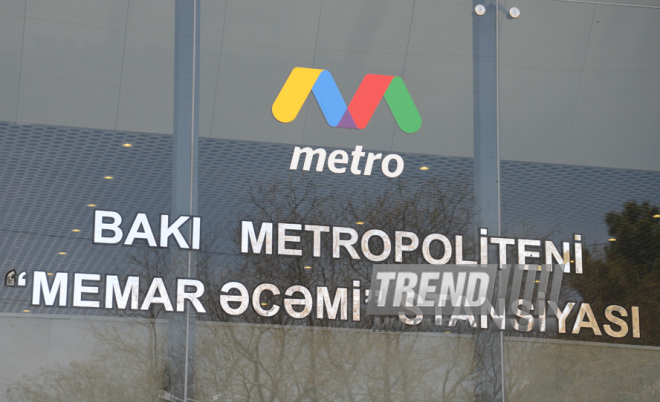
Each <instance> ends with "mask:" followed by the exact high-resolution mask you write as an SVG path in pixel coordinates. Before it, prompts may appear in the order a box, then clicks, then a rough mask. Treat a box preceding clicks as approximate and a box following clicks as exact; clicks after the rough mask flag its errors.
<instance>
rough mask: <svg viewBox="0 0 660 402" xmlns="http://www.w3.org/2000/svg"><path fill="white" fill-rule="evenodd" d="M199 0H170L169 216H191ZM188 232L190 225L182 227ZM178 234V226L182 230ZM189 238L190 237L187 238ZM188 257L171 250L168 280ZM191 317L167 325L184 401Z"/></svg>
mask: <svg viewBox="0 0 660 402" xmlns="http://www.w3.org/2000/svg"><path fill="white" fill-rule="evenodd" d="M199 15H200V14H199V0H176V2H175V35H174V36H175V39H174V40H175V46H174V139H173V147H174V150H173V167H172V168H173V170H172V215H173V219H175V218H176V217H178V216H180V215H197V170H198V158H197V156H198V149H199V147H198V143H199V108H198V102H199ZM185 230H187V231H189V234H190V230H191V227H190V224H187V228H186V229H185ZM182 232H183V230H182ZM188 238H189V239H190V238H191V237H188ZM194 275H195V263H194V255H193V252H192V251H190V250H187V251H186V250H179V249H173V264H172V270H171V272H170V278H172V279H175V278H177V277H179V278H180V277H187V278H190V277H193V276H194ZM194 335H195V326H194V317H191V312H190V306H187V307H186V312H185V314H184V315H181V314H175V315H173V316H172V317H171V319H170V322H169V326H168V334H167V337H168V374H169V384H170V392H171V393H172V394H173V395H175V396H177V397H179V398H181V397H182V398H183V399H184V401H187V399H188V398H190V397H191V396H192V392H191V391H192V389H193V387H192V384H193V381H192V378H193V377H192V373H193V363H194V358H193V356H194V339H195V336H194Z"/></svg>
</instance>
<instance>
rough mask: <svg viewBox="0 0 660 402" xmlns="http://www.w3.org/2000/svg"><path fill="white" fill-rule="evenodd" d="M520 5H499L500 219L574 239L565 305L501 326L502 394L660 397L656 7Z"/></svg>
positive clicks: (512, 232) (537, 235)
mask: <svg viewBox="0 0 660 402" xmlns="http://www.w3.org/2000/svg"><path fill="white" fill-rule="evenodd" d="M640 4H641V3H640ZM649 4H650V3H649ZM656 5H657V4H656ZM516 6H517V7H518V8H519V9H520V12H521V14H520V17H519V18H517V19H512V18H506V17H505V16H504V14H503V13H502V16H501V19H500V22H501V30H500V38H499V49H500V50H499V60H500V65H499V67H500V90H501V92H500V111H501V116H500V119H501V120H500V121H501V130H500V138H501V144H500V146H501V148H500V149H501V156H502V164H501V178H502V180H501V189H502V226H503V231H504V233H505V235H506V236H509V237H516V236H517V237H525V238H531V239H550V240H553V241H554V242H555V244H560V243H561V242H570V272H567V273H566V274H564V277H563V282H562V285H561V291H562V293H561V296H560V298H559V311H560V313H562V314H563V313H565V318H563V319H560V320H557V318H555V317H553V316H550V317H549V319H548V326H547V329H546V331H545V332H539V331H530V333H528V334H524V333H515V332H514V331H512V333H511V334H510V335H511V336H509V337H507V338H506V347H505V351H506V359H505V360H506V361H505V364H506V367H507V370H508V371H507V375H506V381H507V387H506V389H507V395H508V397H509V398H508V399H510V400H545V399H547V397H546V396H545V395H547V392H552V394H553V395H555V396H554V398H556V399H571V400H591V399H626V400H649V401H650V400H656V399H657V398H658V395H657V390H656V385H655V384H656V383H657V381H658V378H659V377H658V367H657V366H658V349H657V347H658V346H660V342H659V340H658V337H657V335H656V334H657V332H658V331H657V330H656V327H657V322H658V315H659V314H660V311H659V310H658V308H657V305H656V303H655V302H654V301H653V300H655V299H656V294H657V291H656V290H655V289H656V288H657V284H658V277H657V272H656V271H657V264H658V261H659V260H658V259H657V258H656V255H657V254H658V253H659V252H660V243H659V242H658V235H657V234H658V233H660V221H659V219H658V218H660V193H658V185H657V184H658V183H659V180H660V173H659V171H658V170H659V167H660V165H659V161H660V158H659V154H658V150H657V143H658V139H659V136H660V131H659V130H658V127H660V120H659V117H658V113H657V106H658V104H660V78H659V76H658V74H657V73H658V70H659V69H660V56H659V54H660V53H659V50H660V49H658V43H657V41H656V40H655V39H654V38H656V37H658V35H659V34H660V26H658V24H657V23H656V20H657V18H658V17H660V10H659V9H654V8H639V7H629V6H616V5H602V4H600V5H599V4H588V2H585V3H584V4H583V3H571V2H555V1H540V2H539V1H522V2H519V3H517V4H516ZM507 8H508V5H507V7H505V8H504V9H505V10H506V9H507ZM574 234H579V235H580V237H579V238H577V237H575V236H574ZM578 243H580V244H581V245H582V248H583V252H582V253H579V252H577V251H576V248H575V244H578ZM529 249H530V250H533V251H540V252H541V256H540V258H528V259H527V261H526V262H528V263H531V264H538V263H543V262H546V261H545V255H544V251H545V250H546V249H545V248H539V247H530V248H529ZM559 254H560V255H559V256H558V257H559V259H562V255H561V254H562V252H560V253H559ZM580 254H581V255H582V272H580V267H579V265H580V264H579V261H577V260H578V257H579V256H580ZM553 261H555V263H556V261H557V258H554V257H553ZM555 268H559V269H561V267H560V266H557V265H556V266H555ZM538 282H539V281H538V279H537V280H536V283H538ZM532 285H533V284H532ZM539 286H540V285H539ZM535 291H538V292H540V291H541V290H539V289H537V290H535ZM535 294H536V293H535ZM551 308H552V307H551V306H548V309H549V312H550V313H552V312H551V311H550V309H551ZM533 315H537V313H533ZM523 321H524V320H523ZM540 338H547V339H540ZM594 342H598V343H601V344H596V343H594ZM614 344H616V345H614ZM630 345H640V346H630ZM641 345H644V346H641ZM633 383H634V384H635V385H634V386H630V384H633Z"/></svg>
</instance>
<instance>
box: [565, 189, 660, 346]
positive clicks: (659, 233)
mask: <svg viewBox="0 0 660 402" xmlns="http://www.w3.org/2000/svg"><path fill="white" fill-rule="evenodd" d="M658 214H660V209H659V208H658V207H656V206H651V205H650V204H648V203H646V202H645V203H641V204H638V203H637V202H634V201H632V202H628V203H626V204H624V206H623V210H622V211H621V212H618V213H617V212H610V213H608V214H607V216H606V217H605V222H606V223H607V226H608V229H609V234H610V236H611V237H612V238H614V239H616V241H611V242H610V244H609V245H608V246H607V247H606V248H605V251H604V253H603V254H602V255H598V256H594V255H588V254H587V255H586V258H585V263H584V270H585V274H584V275H571V278H570V279H571V282H570V283H571V285H572V286H573V287H574V288H575V289H577V290H578V291H579V292H580V294H581V295H582V297H583V298H584V300H585V301H587V302H588V303H590V305H591V307H592V309H593V310H594V314H595V315H596V317H605V314H604V311H605V308H606V307H607V306H609V305H619V306H623V307H624V308H626V310H627V311H628V319H629V318H630V314H631V313H630V307H631V306H639V312H640V323H642V327H641V331H642V336H641V338H639V339H634V338H632V329H630V328H629V332H628V335H627V336H626V337H625V338H621V339H617V340H615V339H612V338H609V337H607V338H605V337H592V336H589V335H590V334H586V335H585V337H588V339H589V340H596V341H605V340H606V341H608V342H619V343H628V344H629V343H637V344H644V345H660V321H659V320H658V313H659V312H660V299H659V298H658V294H659V292H660V224H659V223H658V218H655V217H654V216H657V215H658ZM628 322H630V321H628Z"/></svg>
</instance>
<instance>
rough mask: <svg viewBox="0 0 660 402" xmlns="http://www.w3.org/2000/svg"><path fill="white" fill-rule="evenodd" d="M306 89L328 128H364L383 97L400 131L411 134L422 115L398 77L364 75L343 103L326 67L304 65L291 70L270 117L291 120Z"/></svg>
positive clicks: (420, 121)
mask: <svg viewBox="0 0 660 402" xmlns="http://www.w3.org/2000/svg"><path fill="white" fill-rule="evenodd" d="M310 92H313V93H314V97H315V98H316V101H317V102H318V104H319V107H320V108H321V111H322V112H323V115H324V116H325V119H326V121H327V122H328V124H329V125H330V126H332V127H343V128H357V129H363V128H365V127H367V124H368V123H369V120H371V116H372V115H373V114H374V112H375V111H376V107H378V104H379V103H380V100H381V99H382V98H383V96H384V97H385V101H386V102H387V105H388V106H389V107H390V111H392V115H393V116H394V120H395V121H396V123H397V124H398V125H399V128H400V129H401V131H404V132H406V133H414V132H416V131H417V130H419V128H420V127H421V126H422V117H421V116H420V115H419V112H418V111H417V107H415V103H414V102H413V100H412V97H410V93H409V92H408V88H406V84H404V83H403V80H402V79H401V77H397V76H394V75H376V74H367V75H366V76H365V77H364V79H363V80H362V83H361V84H360V86H359V87H358V89H357V92H355V96H353V99H352V100H351V103H350V104H349V105H348V106H346V102H344V98H342V96H341V93H339V88H337V84H335V80H334V79H333V78H332V74H330V72H329V71H328V70H322V69H316V68H304V67H295V68H294V69H293V71H291V74H290V75H289V78H287V80H286V82H285V83H284V86H283V87H282V90H281V91H280V93H279V95H277V99H275V102H274V103H273V116H275V118H276V119H277V120H278V121H280V122H282V123H290V122H292V121H293V120H294V119H295V118H296V116H298V112H299V111H300V108H302V106H303V104H304V103H305V100H306V99H307V97H308V96H309V93H310Z"/></svg>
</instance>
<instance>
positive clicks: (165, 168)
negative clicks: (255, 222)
mask: <svg viewBox="0 0 660 402" xmlns="http://www.w3.org/2000/svg"><path fill="white" fill-rule="evenodd" d="M174 15H175V10H174V2H160V1H130V2H129V1H103V0H97V1H77V0H71V1H60V2H57V4H54V3H53V2H44V1H29V2H28V1H12V0H7V1H2V2H0V26H1V27H2V28H0V29H2V33H3V34H2V35H0V37H1V39H0V54H2V57H0V60H1V61H0V145H1V148H0V149H1V150H0V152H1V153H2V157H1V158H0V177H1V179H2V182H3V184H4V191H2V193H0V202H1V203H2V204H1V205H2V208H1V209H0V250H1V255H0V266H2V276H3V281H5V282H4V284H3V286H2V287H1V288H0V296H1V297H0V306H1V307H0V309H1V310H0V314H1V316H2V318H1V320H2V325H0V339H1V341H2V344H3V345H5V346H6V347H4V348H3V351H2V352H0V361H2V363H1V364H0V384H1V389H0V393H2V395H3V396H4V397H5V398H6V399H7V400H12V401H13V400H20V401H28V400H29V401H36V400H80V401H82V400H108V401H110V400H112V401H118V400H156V399H157V398H158V395H160V394H162V393H163V392H164V390H173V389H174V388H175V387H176V386H178V385H177V384H183V381H184V378H183V377H184V376H183V373H184V371H183V369H181V368H179V366H184V365H182V364H180V363H185V354H183V353H181V352H180V350H177V349H176V345H177V343H176V342H177V340H179V339H181V338H184V339H185V335H186V333H185V328H184V329H183V332H182V330H181V328H180V326H177V325H174V323H178V322H179V321H181V320H180V319H178V318H176V317H180V316H183V314H182V313H178V314H177V313H169V314H168V312H167V311H166V310H176V308H177V305H176V301H177V300H176V287H177V285H176V277H175V275H172V272H176V270H175V269H176V267H177V266H178V264H179V262H178V261H179V259H180V257H181V255H182V254H187V253H185V252H183V250H181V251H177V248H176V247H174V244H175V239H174V237H173V236H170V240H169V245H170V247H169V248H168V247H167V245H165V247H158V246H159V245H161V244H162V243H161V240H160V235H161V234H162V232H163V230H164V229H163V228H161V221H162V219H163V217H162V216H167V217H168V220H169V224H170V225H171V223H172V220H173V219H172V218H173V217H172V216H171V214H172V212H173V211H172V210H173V202H172V198H173V197H172V195H173V190H172V189H173V179H172V177H173V170H174V166H173V155H174V152H173V148H174V147H173V121H174V119H173V117H172V111H173V104H174V102H173V100H174V82H175V77H174V54H175V52H174V50H175V48H174V34H175V27H174V23H173V22H174ZM187 195H188V197H186V198H189V197H190V193H189V192H188V193H187ZM103 211H110V212H105V213H104V212H103ZM103 215H105V216H106V217H105V218H102V217H103ZM120 216H121V218H122V219H121V221H122V222H121V224H119V217H120ZM142 217H145V220H143V221H141V222H142V224H141V225H140V224H138V225H135V224H134V222H135V221H137V222H140V219H141V218H142ZM115 224H116V225H115ZM103 225H105V230H102V226H103ZM118 225H119V226H118ZM117 227H119V228H121V230H122V233H121V235H119V238H118V239H113V237H114V235H115V234H117V233H119V232H118V230H117V229H116V228H117ZM131 227H135V230H134V231H131ZM186 227H187V226H185V227H184V229H185V228H186ZM183 232H184V235H183V236H184V237H185V238H186V239H188V240H187V241H190V240H191V239H190V236H189V233H188V232H186V231H185V230H183ZM132 235H136V236H132ZM132 237H134V239H133V240H131V238H132ZM158 278H162V282H163V286H164V287H162V288H158V286H157V285H158V284H159V283H160V282H159V281H160V279H158ZM133 286H135V287H133ZM157 288H158V289H157ZM150 289H151V290H150ZM156 290H158V292H156ZM150 291H151V292H152V293H154V294H153V295H154V296H156V297H155V299H153V300H152V303H150V302H149V301H148V299H149V296H148V294H149V292H150ZM166 293H167V294H166ZM113 295H114V296H113ZM159 296H160V297H162V298H161V299H159ZM168 296H169V298H168ZM179 387H180V386H179Z"/></svg>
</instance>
